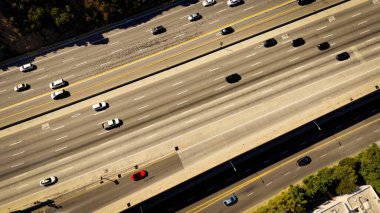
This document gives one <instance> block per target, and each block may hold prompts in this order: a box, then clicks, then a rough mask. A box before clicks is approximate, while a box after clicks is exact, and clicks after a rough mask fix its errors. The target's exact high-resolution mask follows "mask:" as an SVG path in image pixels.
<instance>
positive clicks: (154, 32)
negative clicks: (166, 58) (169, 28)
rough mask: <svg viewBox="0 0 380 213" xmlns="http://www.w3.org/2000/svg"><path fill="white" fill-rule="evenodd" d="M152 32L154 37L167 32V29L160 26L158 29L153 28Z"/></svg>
mask: <svg viewBox="0 0 380 213" xmlns="http://www.w3.org/2000/svg"><path fill="white" fill-rule="evenodd" d="M151 32H152V34H153V35H158V34H161V33H164V32H166V28H165V27H163V26H161V25H160V26H158V27H155V28H153V29H152V30H151Z"/></svg>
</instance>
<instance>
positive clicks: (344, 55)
mask: <svg viewBox="0 0 380 213" xmlns="http://www.w3.org/2000/svg"><path fill="white" fill-rule="evenodd" d="M349 58H350V54H348V52H342V53H339V54H338V55H336V60H338V61H345V60H347V59H349Z"/></svg>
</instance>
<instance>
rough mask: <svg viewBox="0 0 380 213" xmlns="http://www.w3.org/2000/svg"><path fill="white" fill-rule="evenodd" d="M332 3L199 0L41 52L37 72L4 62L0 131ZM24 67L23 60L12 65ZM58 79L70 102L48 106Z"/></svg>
mask: <svg viewBox="0 0 380 213" xmlns="http://www.w3.org/2000/svg"><path fill="white" fill-rule="evenodd" d="M194 2H197V1H194ZM339 2H343V1H342V0H340V1H339V0H329V1H326V0H325V1H319V2H317V3H315V4H313V5H310V6H306V7H300V6H298V4H297V3H295V1H292V0H287V1H246V2H245V4H243V5H240V6H238V7H233V8H229V7H227V5H226V3H225V2H222V1H218V3H217V4H216V5H213V6H211V7H203V6H202V4H200V2H198V3H195V4H189V5H187V6H178V7H174V8H172V9H170V10H169V11H167V12H164V13H163V14H162V15H158V16H155V17H150V18H151V19H148V20H146V19H142V20H140V22H139V21H136V22H132V23H129V24H126V25H122V26H121V27H119V28H116V29H114V30H111V31H109V32H106V33H104V34H102V35H94V37H95V38H93V39H92V40H94V39H95V40H101V39H102V38H99V37H104V38H105V39H103V40H102V41H104V42H103V44H98V45H91V44H89V45H84V43H86V42H84V41H81V42H78V44H76V45H73V44H68V45H67V47H65V48H61V49H58V50H57V51H54V52H49V53H47V54H43V55H41V56H39V57H37V58H35V59H34V61H33V63H34V64H35V65H36V66H37V69H36V70H34V71H32V72H28V73H21V72H20V71H18V69H17V67H14V66H13V65H9V66H8V67H5V68H4V69H8V70H7V71H4V72H3V73H1V74H0V78H1V79H0V98H1V99H2V100H3V101H1V103H0V121H1V126H5V125H6V124H11V123H14V122H17V121H19V120H22V119H25V118H29V117H31V116H33V115H37V114H40V113H42V112H46V111H48V110H51V109H54V108H56V107H59V106H63V105H65V104H68V103H72V102H73V101H75V100H80V99H82V98H86V97H88V96H90V95H92V94H97V93H99V92H102V91H104V90H106V89H108V88H113V87H115V86H118V85H121V84H123V83H126V82H130V81H132V80H134V79H137V78H139V77H142V76H146V75H148V74H150V73H154V72H156V71H158V70H161V69H164V68H166V67H168V66H171V65H173V64H176V63H180V62H182V61H184V60H187V59H190V58H192V57H195V56H198V55H200V54H202V53H205V52H208V51H210V50H213V49H216V48H218V47H220V44H223V45H227V44H229V43H232V42H234V41H237V40H239V39H242V38H245V37H247V36H249V35H252V34H255V33H259V32H261V31H264V30H266V29H269V28H271V27H274V26H278V25H280V24H282V23H285V22H287V21H290V20H294V19H296V18H298V17H301V16H304V15H307V14H308V13H311V12H313V11H315V10H318V9H322V8H326V7H328V6H331V5H333V4H336V3H339ZM194 12H199V13H201V14H202V16H203V18H202V19H201V20H198V21H196V22H189V21H188V20H187V15H189V14H192V13H194ZM157 25H163V26H165V27H167V32H166V33H164V34H162V35H157V36H153V35H152V34H151V33H150V32H149V31H150V29H151V28H153V27H155V26H157ZM229 25H232V26H233V27H234V28H235V30H236V32H235V33H233V34H231V35H228V36H220V35H217V32H218V31H219V30H220V29H221V28H222V27H226V26H229ZM90 40H91V39H90ZM164 49H166V50H165V51H163V50H164ZM23 63H26V61H22V62H17V65H18V66H20V65H21V64H23ZM61 78H63V79H65V80H66V81H68V83H69V84H68V86H66V87H65V89H66V90H67V91H69V92H70V97H67V98H65V99H63V100H59V101H54V100H52V99H51V98H50V94H51V93H52V92H53V90H52V89H50V88H49V86H48V85H49V83H51V82H53V81H55V80H58V79H61ZM20 83H28V84H29V85H30V86H31V89H29V90H27V91H24V92H18V93H17V92H14V91H13V87H14V86H16V85H17V84H20Z"/></svg>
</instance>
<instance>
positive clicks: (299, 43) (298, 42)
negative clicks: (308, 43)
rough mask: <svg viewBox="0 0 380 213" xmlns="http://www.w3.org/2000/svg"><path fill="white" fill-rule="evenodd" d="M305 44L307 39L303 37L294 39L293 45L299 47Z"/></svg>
mask: <svg viewBox="0 0 380 213" xmlns="http://www.w3.org/2000/svg"><path fill="white" fill-rule="evenodd" d="M304 44H305V40H304V39H303V38H297V39H294V40H293V41H292V46H293V47H299V46H302V45H304Z"/></svg>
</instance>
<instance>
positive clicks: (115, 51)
mask: <svg viewBox="0 0 380 213" xmlns="http://www.w3.org/2000/svg"><path fill="white" fill-rule="evenodd" d="M122 50H123V49H118V50H114V51H112V52H111V54H112V53H117V52H120V51H122Z"/></svg>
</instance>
